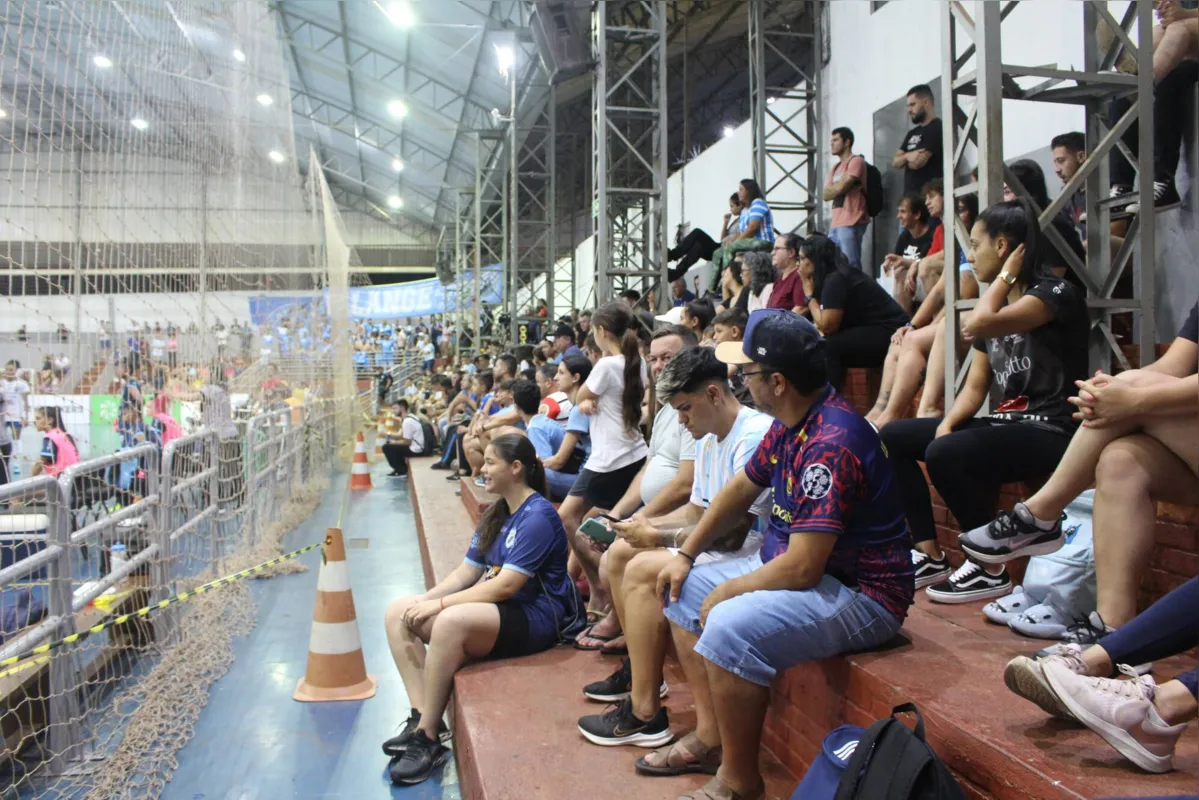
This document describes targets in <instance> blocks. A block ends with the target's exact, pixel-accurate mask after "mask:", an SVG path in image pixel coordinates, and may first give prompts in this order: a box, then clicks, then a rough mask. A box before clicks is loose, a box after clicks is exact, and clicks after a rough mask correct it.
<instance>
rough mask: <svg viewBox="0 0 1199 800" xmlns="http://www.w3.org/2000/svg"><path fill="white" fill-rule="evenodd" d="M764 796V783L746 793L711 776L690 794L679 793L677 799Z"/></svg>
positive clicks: (730, 799) (738, 799)
mask: <svg viewBox="0 0 1199 800" xmlns="http://www.w3.org/2000/svg"><path fill="white" fill-rule="evenodd" d="M765 797H766V784H764V783H763V784H759V786H758V788H757V789H754V790H753V791H752V792H747V793H746V794H739V793H737V792H734V791H733V790H732V789H731V788H729V785H728V784H727V783H725V782H724V781H722V780H721V779H720V778H712V780H710V781H708V782H707V783H705V784H704V785H703V786H701V787H700V788H698V789H696V790H695V791H694V792H691V793H690V794H684V795H680V796H679V798H678V800H763V798H765Z"/></svg>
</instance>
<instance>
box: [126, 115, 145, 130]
mask: <svg viewBox="0 0 1199 800" xmlns="http://www.w3.org/2000/svg"><path fill="white" fill-rule="evenodd" d="M129 124H130V125H132V126H133V127H135V128H137V129H138V130H139V131H144V130H145V129H146V128H148V127H150V123H148V122H146V121H145V120H144V119H142V118H141V117H134V118H133V119H131V120H129Z"/></svg>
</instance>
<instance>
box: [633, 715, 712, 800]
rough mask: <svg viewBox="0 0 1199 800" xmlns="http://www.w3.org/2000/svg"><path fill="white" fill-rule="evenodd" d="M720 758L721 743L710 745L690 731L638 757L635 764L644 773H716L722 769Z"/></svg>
mask: <svg viewBox="0 0 1199 800" xmlns="http://www.w3.org/2000/svg"><path fill="white" fill-rule="evenodd" d="M651 759H652V761H651ZM720 759H721V750H720V745H717V746H715V747H709V746H708V745H706V744H704V743H703V742H702V741H700V738H699V737H698V736H696V735H695V731H690V732H688V733H685V734H683V735H682V736H681V737H679V738H678V739H677V740H675V742H674V743H673V744H668V745H666V746H665V747H659V748H658V749H657V750H652V751H650V752H649V753H648V754H647V755H645V756H643V757H642V758H639V759H637V763H636V765H635V766H636V768H637V771H638V772H640V773H641V774H642V775H687V774H690V773H692V772H699V773H703V774H706V775H715V774H716V770H718V769H720ZM654 762H658V763H654ZM700 797H702V795H700Z"/></svg>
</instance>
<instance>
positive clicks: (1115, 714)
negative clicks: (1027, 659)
mask: <svg viewBox="0 0 1199 800" xmlns="http://www.w3.org/2000/svg"><path fill="white" fill-rule="evenodd" d="M1041 670H1042V672H1043V673H1044V675H1045V680H1046V681H1047V682H1048V684H1049V686H1050V688H1052V689H1053V691H1054V693H1055V694H1056V695H1057V697H1058V699H1059V700H1061V701H1062V704H1063V705H1064V706H1065V707H1066V708H1068V709H1069V710H1070V712H1071V713H1072V714H1074V716H1075V717H1076V718H1077V719H1078V721H1079V722H1081V723H1082V724H1084V725H1086V726H1087V727H1088V728H1090V729H1091V730H1093V731H1095V733H1097V734H1099V735H1100V736H1102V737H1103V738H1104V739H1105V740H1106V741H1107V743H1108V744H1110V745H1111V746H1112V747H1114V748H1116V749H1117V750H1119V751H1120V754H1121V755H1123V756H1124V757H1125V758H1127V759H1128V760H1129V761H1131V762H1133V763H1134V764H1136V765H1137V766H1138V767H1140V768H1141V769H1143V770H1145V771H1147V772H1169V771H1170V770H1172V769H1173V768H1174V764H1173V760H1174V747H1175V745H1177V744H1178V738H1179V737H1180V736H1182V732H1183V731H1184V730H1186V727H1187V726H1186V725H1185V724H1184V725H1167V724H1165V723H1164V722H1163V721H1162V719H1161V717H1159V716H1158V715H1157V712H1156V711H1155V710H1154V708H1153V693H1154V691H1155V690H1156V688H1157V685H1156V684H1155V683H1154V682H1153V678H1152V677H1151V676H1149V675H1145V676H1142V677H1138V676H1137V674H1136V672H1134V671H1133V670H1132V669H1131V668H1130V667H1127V666H1125V665H1123V664H1121V665H1120V671H1121V672H1123V673H1124V674H1125V675H1128V676H1130V678H1131V679H1130V680H1118V679H1111V678H1087V677H1084V676H1081V675H1078V674H1076V673H1075V672H1073V671H1072V670H1071V669H1070V668H1069V666H1067V665H1066V664H1065V663H1062V662H1058V661H1049V660H1046V661H1044V662H1042V664H1041Z"/></svg>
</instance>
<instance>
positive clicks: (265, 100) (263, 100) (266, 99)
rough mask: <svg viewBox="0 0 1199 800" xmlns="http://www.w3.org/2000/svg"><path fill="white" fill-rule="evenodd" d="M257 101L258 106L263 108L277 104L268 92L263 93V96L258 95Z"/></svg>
mask: <svg viewBox="0 0 1199 800" xmlns="http://www.w3.org/2000/svg"><path fill="white" fill-rule="evenodd" d="M256 99H257V100H258V104H259V105H261V106H269V105H271V104H272V103H274V102H275V98H273V97H271V96H270V95H269V94H267V93H266V92H263V93H262V94H260V95H258V97H257V98H256Z"/></svg>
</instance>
